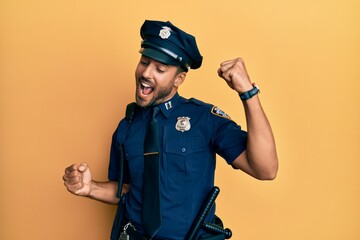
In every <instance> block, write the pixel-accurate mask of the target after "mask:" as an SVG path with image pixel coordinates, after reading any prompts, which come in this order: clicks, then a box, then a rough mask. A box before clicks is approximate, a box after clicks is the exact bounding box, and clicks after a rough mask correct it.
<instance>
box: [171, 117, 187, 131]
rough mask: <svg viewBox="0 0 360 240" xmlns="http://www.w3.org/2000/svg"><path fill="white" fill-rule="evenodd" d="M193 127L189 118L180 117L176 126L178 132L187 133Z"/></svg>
mask: <svg viewBox="0 0 360 240" xmlns="http://www.w3.org/2000/svg"><path fill="white" fill-rule="evenodd" d="M190 127H191V125H190V118H189V117H178V118H177V123H176V125H175V128H176V130H178V131H181V132H185V131H189V129H190Z"/></svg>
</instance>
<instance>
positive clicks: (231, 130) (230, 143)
mask: <svg viewBox="0 0 360 240" xmlns="http://www.w3.org/2000/svg"><path fill="white" fill-rule="evenodd" d="M209 118H210V119H211V122H212V124H213V129H214V132H213V134H212V146H213V150H214V151H215V152H216V153H217V154H219V155H220V156H221V157H222V158H224V159H225V160H226V162H227V163H228V164H231V163H232V162H233V161H234V160H235V159H236V158H237V157H238V156H239V155H240V154H241V153H242V152H243V151H244V150H245V149H246V143H247V132H246V131H244V130H242V129H241V127H240V126H239V125H237V124H236V123H235V122H234V121H232V120H231V119H230V118H229V117H228V116H227V115H226V114H225V115H223V116H222V115H216V114H214V113H213V112H211V114H210V116H209Z"/></svg>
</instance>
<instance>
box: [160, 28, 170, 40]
mask: <svg viewBox="0 0 360 240" xmlns="http://www.w3.org/2000/svg"><path fill="white" fill-rule="evenodd" d="M171 31H172V30H171V28H169V27H166V26H164V27H162V29H161V30H160V32H159V36H160V37H161V38H162V39H168V38H169V37H170V35H171Z"/></svg>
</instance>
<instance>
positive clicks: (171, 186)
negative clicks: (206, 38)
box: [63, 20, 278, 240]
mask: <svg viewBox="0 0 360 240" xmlns="http://www.w3.org/2000/svg"><path fill="white" fill-rule="evenodd" d="M140 34H141V37H142V39H143V41H142V43H141V49H140V53H141V57H140V61H139V63H138V65H137V68H136V71H135V77H136V101H135V104H130V105H129V106H128V111H127V116H126V117H125V118H124V119H123V120H122V121H121V122H120V124H119V126H118V128H117V129H116V131H115V133H114V135H113V140H112V147H111V156H110V164H109V172H108V178H109V181H107V182H98V181H95V180H93V179H92V177H91V173H90V169H89V168H88V166H87V164H86V163H81V164H74V165H71V166H69V167H68V168H66V169H65V175H64V176H63V179H64V184H65V186H66V187H67V189H68V191H70V192H71V193H73V194H76V195H79V196H85V197H89V198H92V199H96V200H99V201H102V202H105V203H110V204H119V199H120V198H121V196H126V198H124V202H123V206H124V208H123V209H124V211H123V212H122V215H123V216H122V220H121V229H118V231H120V232H121V234H124V235H125V236H126V237H129V239H173V240H175V239H176V240H183V239H185V238H186V234H187V233H188V231H189V229H190V227H191V225H192V223H193V221H194V220H195V218H196V214H197V212H198V210H199V208H201V205H202V203H203V201H204V200H205V198H206V196H207V194H208V192H209V191H210V190H211V189H212V187H213V186H214V171H215V156H216V154H218V155H220V156H221V157H222V158H223V159H225V160H226V162H227V163H228V164H229V165H231V166H232V167H233V168H235V169H240V170H242V171H244V172H245V173H247V174H249V175H251V176H253V177H255V178H257V179H260V180H272V179H274V178H275V177H276V174H277V168H278V160H277V154H276V149H275V142H274V137H273V134H272V130H271V127H270V124H269V122H268V120H267V118H266V115H265V113H264V111H263V109H262V107H261V104H260V100H259V96H258V93H259V89H258V87H257V86H256V85H255V84H253V83H252V82H251V81H250V78H249V76H248V74H247V71H246V69H245V64H244V61H243V60H242V59H241V58H236V59H232V60H228V61H225V62H223V63H221V64H220V68H219V69H218V75H219V76H220V77H221V78H222V79H224V80H225V82H226V83H227V84H228V85H229V87H230V88H231V89H233V90H234V91H236V92H237V93H238V94H239V98H240V99H241V102H242V104H243V107H244V109H245V115H246V121H247V132H245V131H244V130H242V129H241V127H240V126H239V125H237V124H236V123H235V122H234V121H233V120H231V119H230V117H229V116H228V115H226V114H225V113H224V112H223V111H222V110H220V109H219V108H218V107H216V106H214V105H211V104H207V103H204V102H201V101H199V100H197V99H185V98H183V97H181V96H180V95H179V94H178V88H179V86H180V85H181V84H182V83H183V82H184V80H185V78H186V75H187V72H188V71H189V69H197V68H199V67H200V66H201V63H202V56H201V54H200V52H199V50H198V47H197V44H196V40H195V38H194V37H193V36H192V35H190V34H187V33H185V32H184V31H182V30H181V29H179V28H178V27H176V26H174V25H173V24H172V23H170V22H161V21H148V20H147V21H145V22H144V24H143V25H142V27H141V30H140ZM239 102H240V100H239ZM154 108H157V109H158V110H157V111H158V113H157V114H156V119H157V120H156V121H157V123H156V124H157V128H158V130H157V134H158V136H156V138H158V145H157V147H158V150H156V152H157V156H156V158H157V160H156V161H158V162H159V163H158V164H159V168H158V174H159V177H158V180H159V181H158V182H159V183H158V184H159V185H158V187H154V189H155V188H158V190H153V192H152V194H146V195H156V194H159V200H158V202H159V203H158V205H153V206H154V207H153V210H154V211H155V213H154V214H153V213H150V212H146V211H148V210H145V209H144V208H145V197H146V196H144V195H145V194H143V193H144V192H143V191H144V189H145V188H148V187H146V186H145V184H146V183H148V182H152V181H153V179H157V177H152V178H150V179H145V178H146V177H145V173H146V171H147V168H149V165H146V163H145V162H146V161H147V160H145V159H146V157H145V156H144V151H145V148H146V147H145V146H146V144H145V145H144V142H145V138H146V136H147V132H148V131H149V122H150V121H152V120H151V118H152V114H153V111H154ZM145 155H147V153H145ZM151 164H152V163H151ZM151 164H150V166H152V165H151ZM119 176H120V177H119ZM152 176H154V175H152ZM119 178H121V179H119ZM119 182H120V186H119ZM151 184H153V185H152V186H155V185H156V184H155V183H151ZM148 185H149V184H148ZM119 189H120V190H119ZM118 191H120V192H119V194H117V193H118ZM150 191H152V190H150ZM157 191H158V192H159V193H157ZM155 192H156V193H155ZM125 193H126V194H125ZM153 193H154V194H153ZM144 212H145V214H144ZM158 213H159V216H160V219H159V223H158V227H157V228H156V230H155V231H153V232H151V233H149V231H148V230H147V227H146V226H145V225H146V224H145V223H146V221H148V220H146V219H144V218H148V219H150V220H149V221H150V223H153V222H157V220H156V219H157V218H158V217H155V215H156V214H158ZM144 215H145V216H144ZM146 215H153V216H146ZM214 219H215V208H212V210H211V211H210V213H209V214H208V216H207V217H206V221H208V222H211V221H213V220H214ZM201 235H203V236H205V235H206V233H205V232H204V231H201V232H200V233H199V238H201ZM122 236H123V235H122ZM116 238H118V236H116ZM125 239H126V238H125ZM202 239H204V238H202ZM209 239H212V238H209Z"/></svg>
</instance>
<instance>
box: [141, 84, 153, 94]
mask: <svg viewBox="0 0 360 240" xmlns="http://www.w3.org/2000/svg"><path fill="white" fill-rule="evenodd" d="M140 86H141V92H142V94H144V95H149V94H150V93H152V92H153V91H154V87H152V86H150V85H149V84H148V83H145V82H141V83H140Z"/></svg>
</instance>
